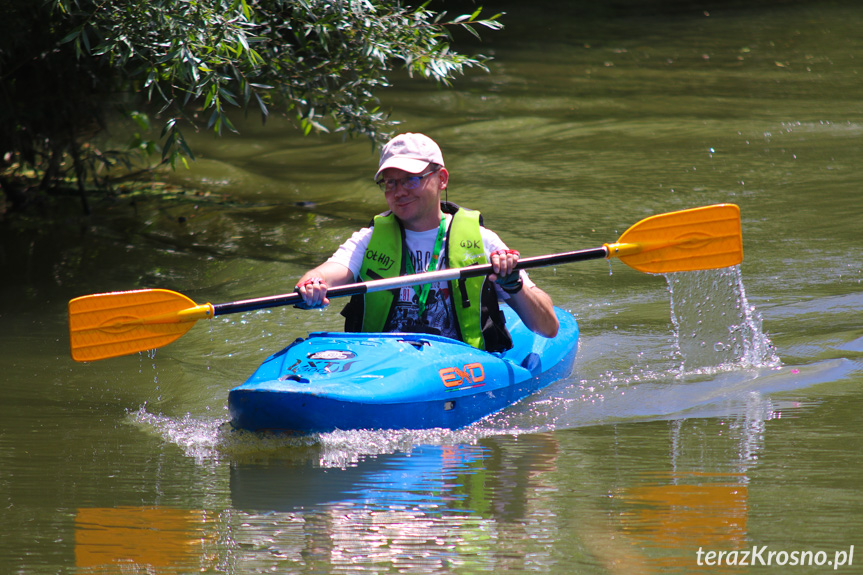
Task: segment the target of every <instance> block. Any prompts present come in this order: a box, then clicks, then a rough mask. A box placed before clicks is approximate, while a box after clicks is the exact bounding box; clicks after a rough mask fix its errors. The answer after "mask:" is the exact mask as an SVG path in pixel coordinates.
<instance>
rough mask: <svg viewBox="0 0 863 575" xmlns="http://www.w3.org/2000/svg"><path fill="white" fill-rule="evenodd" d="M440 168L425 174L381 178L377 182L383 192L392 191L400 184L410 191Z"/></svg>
mask: <svg viewBox="0 0 863 575" xmlns="http://www.w3.org/2000/svg"><path fill="white" fill-rule="evenodd" d="M439 170H440V168H436V169H434V170H432V171H430V172H426V173H425V174H420V175H418V176H408V177H407V178H381V179H380V180H378V181H377V182H375V183H376V184H377V185H379V186H380V187H381V191H382V192H392V191H393V190H395V189H396V186H398V185H400V184H401V187H402V188H404V189H406V190H408V191H410V190H415V189H417V188H419V187H420V185H421V184H422V181H423V180H424V179H426V178H427V177H429V176H430V175H432V174H434V173H435V172H437V171H439Z"/></svg>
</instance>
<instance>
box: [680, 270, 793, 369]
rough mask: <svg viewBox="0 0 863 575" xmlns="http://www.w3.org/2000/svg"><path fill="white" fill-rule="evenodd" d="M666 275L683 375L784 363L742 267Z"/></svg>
mask: <svg viewBox="0 0 863 575" xmlns="http://www.w3.org/2000/svg"><path fill="white" fill-rule="evenodd" d="M665 277H666V281H667V282H668V291H669V293H670V294H671V322H672V324H673V326H674V353H675V356H676V357H677V358H678V359H679V360H680V367H679V370H680V372H681V373H682V374H686V373H705V372H711V371H723V370H730V369H739V368H741V367H743V368H762V367H778V366H780V365H781V360H780V359H779V357H778V356H777V355H776V350H775V349H774V347H773V344H772V343H771V341H770V339H769V338H768V337H767V336H766V335H765V334H764V332H763V330H762V319H761V314H759V313H758V311H757V310H756V309H755V307H754V306H752V305H750V304H749V301H748V300H747V298H746V290H745V288H744V287H743V276H742V274H741V272H740V267H739V266H734V267H730V268H723V269H719V270H704V271H696V272H686V273H673V274H667V275H666V276H665Z"/></svg>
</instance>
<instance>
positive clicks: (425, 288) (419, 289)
mask: <svg viewBox="0 0 863 575" xmlns="http://www.w3.org/2000/svg"><path fill="white" fill-rule="evenodd" d="M445 235H446V216H443V217H441V219H440V227H439V228H438V230H437V237H436V238H435V241H434V250H433V251H432V257H431V261H430V262H429V265H428V268H426V269H425V270H423V271H429V270H432V271H434V270H436V269H437V261H438V258H439V257H440V252H441V249H442V248H443V238H444V236H445ZM407 265H408V272H409V273H412V274H414V273H417V272H416V270H415V269H414V264H413V260H411V258H410V256H408V261H407ZM413 288H414V292H416V294H417V306H418V307H419V315H420V317H422V315H423V313H425V310H426V300H427V299H428V297H429V290H430V289H431V285H430V284H423V285H421V286H413Z"/></svg>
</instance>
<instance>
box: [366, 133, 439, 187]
mask: <svg viewBox="0 0 863 575" xmlns="http://www.w3.org/2000/svg"><path fill="white" fill-rule="evenodd" d="M429 164H437V165H439V166H443V165H444V163H443V154H442V153H441V151H440V147H438V145H437V144H436V143H435V141H434V140H432V139H431V138H429V137H428V136H426V135H425V134H414V133H411V132H407V133H405V134H399V135H398V136H396V137H395V138H393V139H392V140H390V141H389V142H387V143H386V145H385V146H384V147H383V149H382V150H381V161H380V163H379V164H378V172H377V173H376V174H375V180H376V181H377V179H378V178H380V177H381V172H383V171H384V170H386V169H388V168H396V169H399V170H404V171H405V172H407V173H409V174H419V173H420V172H422V171H423V170H425V169H426V168H427V167H428V165H429Z"/></svg>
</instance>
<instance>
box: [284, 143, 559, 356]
mask: <svg viewBox="0 0 863 575" xmlns="http://www.w3.org/2000/svg"><path fill="white" fill-rule="evenodd" d="M375 182H376V183H377V184H378V185H379V186H380V187H381V190H382V191H383V192H384V197H385V199H386V202H387V205H388V206H389V211H387V212H384V213H383V214H380V215H378V216H376V217H375V219H374V222H373V223H372V225H370V226H369V227H367V228H363V229H361V230H360V231H358V232H356V233H354V234H353V236H352V237H351V238H350V239H349V240H348V241H346V242H345V243H344V244H342V245H341V246H340V247H339V248H338V250H336V252H335V253H334V254H333V255H332V257H330V258H329V259H328V260H327V261H326V262H324V263H323V264H321V265H319V266H318V267H316V268H314V269H312V270H310V271H308V272H306V273H305V274H304V275H303V276H302V277H301V278H300V280H299V281H298V282H297V286H296V291H297V292H298V293H299V294H300V295H302V297H303V301H304V307H308V308H315V307H321V306H325V305H328V304H329V299H328V298H327V290H328V289H329V288H331V287H335V286H340V285H345V284H349V283H353V282H357V281H369V280H375V279H381V278H386V277H394V276H398V275H404V274H407V273H418V272H423V271H432V270H436V269H444V268H456V267H464V266H468V265H473V264H483V263H491V264H492V269H493V270H494V273H493V274H491V275H489V276H488V277H478V278H468V279H462V280H456V281H451V282H440V283H437V284H432V285H429V284H426V285H423V286H415V287H407V288H401V289H400V290H398V293H396V294H394V293H392V292H391V291H382V292H377V293H369V294H364V295H357V296H354V297H353V299H351V301H350V303H349V304H348V305H347V306H346V307H345V309H344V311H342V314H343V315H344V316H345V318H346V321H345V330H346V331H365V332H421V333H432V334H439V335H444V336H446V337H451V338H453V339H458V340H461V341H464V342H466V343H469V344H470V345H473V346H474V347H477V348H479V349H485V350H488V351H502V350H505V349H508V348H510V347H511V346H512V341H511V338H510V336H509V333H508V332H507V330H506V327H505V325H504V320H503V314H502V313H501V311H500V309H499V307H498V301H499V300H503V301H505V302H506V303H507V304H509V305H510V307H512V308H513V309H514V310H515V311H516V313H518V315H519V317H520V318H521V319H522V321H523V322H524V323H525V325H527V326H528V327H529V328H530V329H531V330H532V331H534V332H535V333H537V334H539V335H542V336H544V337H554V336H555V335H556V334H557V331H558V327H559V324H558V320H557V317H556V315H555V313H554V309H553V305H552V300H551V297H549V295H548V294H546V293H545V292H544V291H543V290H541V289H540V288H539V287H537V286H536V284H534V283H533V282H532V281H531V280H530V278H529V277H528V276H527V273H526V272H524V271H523V270H522V271H520V272H519V271H515V266H516V264H517V262H518V257H519V254H518V252H517V251H515V250H511V249H509V248H508V247H507V246H506V244H504V243H503V241H502V240H501V239H500V238H499V237H498V235H497V234H496V233H494V232H493V231H491V230H489V229H487V228H485V227H483V226H482V217H481V216H480V214H479V212H476V211H473V210H468V209H466V208H461V207H459V206H457V205H455V204H452V203H450V202H441V192H442V191H443V190H445V189H446V187H447V185H448V183H449V172H448V171H447V169H446V167H445V166H444V161H443V154H442V153H441V151H440V148H439V147H438V145H437V144H436V143H435V142H434V140H432V139H431V138H429V137H428V136H425V135H423V134H415V133H406V134H401V135H399V136H396V137H395V138H393V139H392V140H390V141H389V142H388V143H387V144H386V145H385V146H384V147H383V149H382V150H381V157H380V163H379V165H378V171H377V173H376V174H375Z"/></svg>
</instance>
